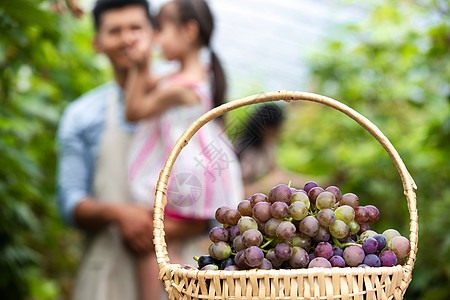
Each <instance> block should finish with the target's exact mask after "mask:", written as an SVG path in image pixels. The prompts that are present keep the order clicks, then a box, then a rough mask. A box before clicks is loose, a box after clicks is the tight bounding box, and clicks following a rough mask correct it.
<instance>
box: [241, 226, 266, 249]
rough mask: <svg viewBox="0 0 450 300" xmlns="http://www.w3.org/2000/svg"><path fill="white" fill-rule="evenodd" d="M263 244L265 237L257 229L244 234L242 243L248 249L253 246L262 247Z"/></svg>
mask: <svg viewBox="0 0 450 300" xmlns="http://www.w3.org/2000/svg"><path fill="white" fill-rule="evenodd" d="M262 242H263V235H262V234H261V232H260V231H259V230H257V229H249V230H246V231H245V232H244V233H243V234H242V243H243V244H244V245H245V247H247V248H248V247H251V246H256V247H259V246H261V244H262Z"/></svg>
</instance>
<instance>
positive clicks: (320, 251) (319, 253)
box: [314, 242, 333, 259]
mask: <svg viewBox="0 0 450 300" xmlns="http://www.w3.org/2000/svg"><path fill="white" fill-rule="evenodd" d="M314 254H315V255H316V257H323V258H326V259H330V257H331V256H333V246H331V244H330V243H327V242H320V243H319V244H317V246H316V249H315V250H314Z"/></svg>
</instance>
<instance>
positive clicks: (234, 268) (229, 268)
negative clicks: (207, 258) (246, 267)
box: [224, 265, 241, 271]
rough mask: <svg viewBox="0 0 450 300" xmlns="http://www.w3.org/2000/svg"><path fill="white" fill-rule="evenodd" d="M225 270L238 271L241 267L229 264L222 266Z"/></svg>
mask: <svg viewBox="0 0 450 300" xmlns="http://www.w3.org/2000/svg"><path fill="white" fill-rule="evenodd" d="M224 270H225V271H240V270H241V269H240V268H239V267H238V266H236V265H230V266H227V267H225V268H224Z"/></svg>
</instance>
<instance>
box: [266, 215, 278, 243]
mask: <svg viewBox="0 0 450 300" xmlns="http://www.w3.org/2000/svg"><path fill="white" fill-rule="evenodd" d="M280 223H281V220H280V219H275V218H272V219H270V220H269V221H267V222H266V225H265V227H264V231H265V232H266V235H267V236H268V237H269V238H276V237H277V228H278V225H280Z"/></svg>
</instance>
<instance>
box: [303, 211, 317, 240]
mask: <svg viewBox="0 0 450 300" xmlns="http://www.w3.org/2000/svg"><path fill="white" fill-rule="evenodd" d="M298 229H299V231H300V233H303V234H305V235H307V236H309V237H313V236H315V235H316V234H317V233H318V232H319V221H317V219H316V218H315V217H314V216H307V217H306V218H304V219H303V220H301V221H300V225H299V226H298Z"/></svg>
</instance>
